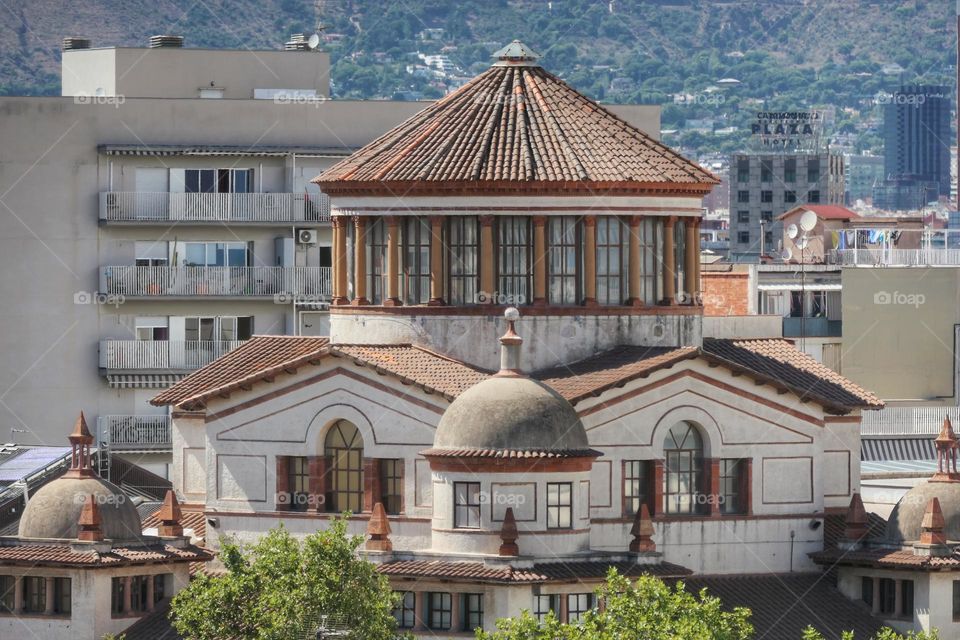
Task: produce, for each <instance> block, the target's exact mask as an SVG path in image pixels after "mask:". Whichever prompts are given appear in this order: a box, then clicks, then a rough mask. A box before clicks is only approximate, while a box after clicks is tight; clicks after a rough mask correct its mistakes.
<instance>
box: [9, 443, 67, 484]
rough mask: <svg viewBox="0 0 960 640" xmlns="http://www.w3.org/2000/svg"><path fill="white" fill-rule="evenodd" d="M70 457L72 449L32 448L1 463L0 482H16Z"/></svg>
mask: <svg viewBox="0 0 960 640" xmlns="http://www.w3.org/2000/svg"><path fill="white" fill-rule="evenodd" d="M68 455H70V447H32V448H30V449H24V450H23V451H22V452H21V453H20V455H17V456H13V457H12V458H8V459H6V460H4V461H2V462H0V482H15V481H17V480H19V479H21V478H23V477H25V476H28V475H30V474H31V473H33V472H35V471H39V470H40V469H43V468H44V467H46V466H47V465H49V464H50V463H52V462H55V461H57V460H59V459H61V458H63V457H64V456H68Z"/></svg>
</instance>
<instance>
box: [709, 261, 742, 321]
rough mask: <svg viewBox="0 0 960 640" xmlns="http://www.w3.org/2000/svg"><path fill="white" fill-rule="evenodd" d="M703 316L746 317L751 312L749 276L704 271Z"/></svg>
mask: <svg viewBox="0 0 960 640" xmlns="http://www.w3.org/2000/svg"><path fill="white" fill-rule="evenodd" d="M701 286H702V287H703V315H705V316H745V315H747V314H748V310H749V300H748V296H749V291H750V286H749V274H747V273H736V272H734V273H730V272H711V271H704V272H703V273H702V274H701Z"/></svg>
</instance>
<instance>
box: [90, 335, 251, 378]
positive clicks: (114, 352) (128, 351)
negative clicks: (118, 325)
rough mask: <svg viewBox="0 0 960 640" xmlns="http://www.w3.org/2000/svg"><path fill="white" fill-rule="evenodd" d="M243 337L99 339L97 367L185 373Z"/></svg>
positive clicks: (236, 344)
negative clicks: (98, 363) (217, 338)
mask: <svg viewBox="0 0 960 640" xmlns="http://www.w3.org/2000/svg"><path fill="white" fill-rule="evenodd" d="M245 342H246V340H101V341H100V369H101V371H102V372H104V373H106V374H107V375H110V374H111V373H120V372H130V373H188V372H190V371H195V370H197V369H199V368H200V367H203V366H206V365H208V364H210V363H211V362H213V361H214V360H216V359H217V358H219V357H220V356H222V355H224V354H226V353H229V352H231V351H233V350H234V349H236V348H237V347H239V346H240V345H242V344H244V343H245Z"/></svg>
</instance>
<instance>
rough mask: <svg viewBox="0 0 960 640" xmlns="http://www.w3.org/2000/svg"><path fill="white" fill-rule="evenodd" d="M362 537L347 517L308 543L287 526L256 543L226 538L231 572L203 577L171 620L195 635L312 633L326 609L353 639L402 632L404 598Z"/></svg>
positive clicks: (385, 639)
mask: <svg viewBox="0 0 960 640" xmlns="http://www.w3.org/2000/svg"><path fill="white" fill-rule="evenodd" d="M362 542H363V538H362V537H361V536H349V535H347V521H346V518H345V517H344V518H337V519H335V520H333V521H332V522H331V524H330V527H329V528H328V529H326V530H324V531H318V532H317V533H314V534H311V535H309V536H307V537H306V538H305V539H304V540H302V541H300V540H297V539H296V538H294V537H293V536H291V535H290V533H289V532H288V531H287V530H286V529H285V528H284V527H283V526H282V525H281V526H280V527H277V528H276V529H272V530H271V531H270V532H269V533H268V534H267V535H266V536H264V537H263V538H261V539H260V540H259V541H258V542H257V543H256V544H254V545H252V546H249V547H242V546H240V545H238V544H233V543H229V544H225V545H224V546H223V548H222V549H221V553H220V559H221V560H222V561H223V564H224V565H225V566H226V568H227V573H226V574H225V575H220V576H205V575H200V576H198V577H197V578H196V579H195V580H193V581H192V582H191V583H190V585H189V586H188V587H187V588H185V589H183V590H182V591H180V592H179V593H178V594H177V595H176V596H175V597H174V599H173V603H172V607H171V608H172V611H171V618H172V620H173V624H174V626H175V627H176V629H177V631H178V632H180V634H181V635H183V636H184V637H185V638H189V639H191V640H219V639H222V638H234V639H237V640H287V639H293V638H301V637H307V636H305V634H309V633H310V632H312V631H313V630H315V629H316V626H317V624H318V622H319V620H320V617H321V616H322V615H326V616H328V619H329V620H335V621H342V622H344V623H346V624H348V625H349V626H350V628H351V630H352V634H351V636H350V638H351V640H390V639H392V638H395V637H396V631H395V628H396V622H395V620H394V618H393V616H392V614H391V609H392V607H393V605H394V603H395V599H396V596H395V595H394V594H393V592H392V591H391V589H390V585H389V582H388V580H387V578H386V577H385V576H383V575H381V574H380V573H378V572H377V571H376V568H375V567H374V565H373V564H372V563H370V562H367V561H366V560H363V559H361V558H359V557H358V556H357V549H358V548H359V546H360V544H361V543H362Z"/></svg>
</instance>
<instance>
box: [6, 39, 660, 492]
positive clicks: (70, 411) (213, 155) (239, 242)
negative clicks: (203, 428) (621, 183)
mask: <svg viewBox="0 0 960 640" xmlns="http://www.w3.org/2000/svg"><path fill="white" fill-rule="evenodd" d="M160 43H161V44H165V45H171V41H170V39H166V40H164V39H160ZM179 44H181V43H180V42H177V41H176V39H173V42H172V45H173V46H160V47H144V48H122V47H121V48H118V47H106V48H87V47H88V46H89V45H88V43H86V42H83V41H82V40H80V41H79V42H77V41H76V40H74V39H71V40H70V41H69V42H65V45H67V46H68V48H67V50H65V51H64V64H63V87H64V93H65V95H64V96H62V97H7V98H0V114H2V117H0V139H2V140H3V141H4V144H3V145H2V146H0V210H2V215H0V256H2V258H0V260H3V267H4V273H5V277H4V278H3V279H2V282H0V296H2V299H3V300H4V304H3V305H0V327H2V331H0V353H2V354H3V357H4V364H5V366H4V367H3V369H2V371H0V415H2V421H0V441H4V440H7V439H8V438H9V439H10V440H13V441H16V442H20V443H33V444H42V443H47V444H51V443H53V444H59V443H60V440H61V439H62V434H61V431H62V429H61V427H60V425H62V424H64V423H65V421H70V420H72V419H73V418H74V417H75V415H76V412H77V410H79V409H82V410H84V412H85V413H86V415H87V416H88V418H89V419H90V421H91V426H92V425H93V423H94V422H95V423H96V425H97V427H96V429H95V434H96V436H97V438H98V440H99V444H100V445H101V447H103V448H104V449H106V450H108V451H109V452H110V454H111V456H117V455H120V456H127V457H130V458H131V459H134V460H135V461H136V462H137V463H138V464H140V465H142V466H144V467H146V468H148V469H150V470H152V471H155V472H156V473H159V474H161V475H166V474H167V464H168V461H169V459H170V449H171V443H170V431H169V421H168V417H167V414H166V410H165V409H158V408H155V407H152V406H150V405H149V404H148V402H147V401H148V400H149V398H151V397H152V396H154V395H156V393H157V391H158V389H160V388H163V387H166V386H169V385H170V384H172V383H174V382H176V381H177V380H179V379H181V378H182V377H184V376H185V375H187V374H189V373H190V372H192V371H194V370H196V369H198V368H200V367H202V366H204V365H206V364H208V363H209V362H211V361H212V360H214V359H215V358H217V357H218V356H220V355H222V354H224V353H227V352H229V351H230V350H231V349H233V348H235V347H236V346H238V345H240V344H243V343H244V342H245V341H246V340H247V339H249V338H250V337H251V336H253V335H254V334H261V335H263V334H300V335H326V334H327V333H328V326H329V323H328V314H327V311H326V308H327V304H328V301H329V298H330V293H331V292H330V277H329V269H330V266H331V265H330V247H331V244H332V241H331V238H332V234H331V226H330V222H329V217H328V215H329V211H328V205H327V200H326V198H325V197H324V196H323V195H321V193H320V191H319V188H318V187H317V186H316V185H314V184H312V183H311V182H310V180H311V179H313V178H314V177H315V176H317V175H318V174H320V173H321V172H322V171H323V170H324V169H326V168H327V167H329V166H331V165H333V164H334V163H335V162H337V161H338V160H340V159H342V158H343V157H345V156H347V155H348V154H349V153H350V152H351V151H353V150H355V149H358V148H360V147H362V146H363V145H364V144H366V143H368V142H370V141H371V140H373V139H375V138H376V137H378V136H379V135H380V134H382V133H384V132H386V131H388V130H389V129H391V128H392V127H394V126H396V125H397V124H398V123H400V122H402V121H404V120H405V119H407V118H408V117H409V116H411V115H412V114H414V113H415V112H417V111H419V110H420V109H422V108H423V106H424V105H423V103H419V104H418V103H409V102H390V101H339V100H329V99H327V98H328V85H329V82H328V76H329V59H328V57H327V55H326V54H325V53H322V52H316V51H309V50H293V51H289V50H288V51H282V50H277V51H246V50H235V51H211V50H204V49H190V48H183V47H181V46H177V45H179ZM76 47H80V48H76ZM614 111H615V112H616V113H617V115H618V116H620V117H621V118H623V119H625V120H627V121H628V122H630V123H631V124H633V125H634V126H637V127H638V128H641V129H643V130H644V131H650V132H652V135H654V136H656V132H658V131H659V108H658V107H651V106H639V105H624V106H620V107H617V108H615V109H614Z"/></svg>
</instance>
